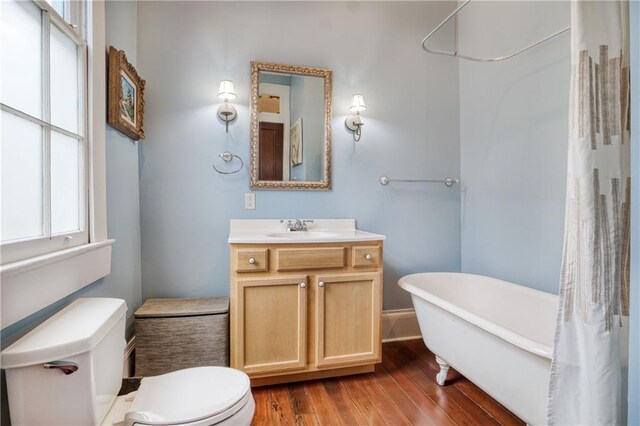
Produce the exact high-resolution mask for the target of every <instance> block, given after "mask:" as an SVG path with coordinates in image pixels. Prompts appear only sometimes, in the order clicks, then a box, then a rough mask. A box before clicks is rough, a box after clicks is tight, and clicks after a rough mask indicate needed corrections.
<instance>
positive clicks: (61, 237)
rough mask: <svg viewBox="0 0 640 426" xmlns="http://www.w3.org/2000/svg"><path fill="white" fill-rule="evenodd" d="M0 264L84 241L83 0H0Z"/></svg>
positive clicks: (85, 133)
mask: <svg viewBox="0 0 640 426" xmlns="http://www.w3.org/2000/svg"><path fill="white" fill-rule="evenodd" d="M1 3H2V5H1V7H2V39H1V52H0V53H1V59H0V60H1V74H0V75H1V76H2V87H1V90H0V106H1V112H0V114H1V116H0V122H1V128H2V133H1V135H0V163H1V164H0V179H1V187H0V192H1V200H0V215H1V223H0V242H1V248H2V264H7V263H10V262H15V261H17V260H22V259H27V258H31V257H34V256H37V255H41V254H46V253H50V252H54V251H57V250H62V249H66V248H71V247H74V246H78V245H81V244H86V243H88V231H87V229H88V226H87V225H88V200H89V197H88V180H87V176H88V173H87V170H88V144H87V138H86V135H87V99H86V98H87V96H86V93H87V47H86V42H85V39H86V36H85V33H86V31H85V29H84V27H85V26H84V21H85V19H84V3H83V2H80V1H70V0H67V1H58V0H48V1H47V2H46V3H45V2H31V1H17V0H3V1H2V2H1Z"/></svg>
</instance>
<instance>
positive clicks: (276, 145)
mask: <svg viewBox="0 0 640 426" xmlns="http://www.w3.org/2000/svg"><path fill="white" fill-rule="evenodd" d="M331 77H332V75H331V70H327V69H322V68H311V67H299V66H293V65H281V64H272V63H267V62H257V61H252V62H251V105H250V108H251V184H250V186H251V188H252V189H287V190H289V189H293V190H330V189H331V90H332V81H331Z"/></svg>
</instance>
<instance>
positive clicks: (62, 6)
mask: <svg viewBox="0 0 640 426" xmlns="http://www.w3.org/2000/svg"><path fill="white" fill-rule="evenodd" d="M47 3H49V4H50V5H51V7H53V8H54V9H55V11H56V12H58V13H59V14H60V16H62V17H63V18H64V19H65V20H66V19H67V15H66V12H67V10H66V9H67V2H66V1H65V0H47Z"/></svg>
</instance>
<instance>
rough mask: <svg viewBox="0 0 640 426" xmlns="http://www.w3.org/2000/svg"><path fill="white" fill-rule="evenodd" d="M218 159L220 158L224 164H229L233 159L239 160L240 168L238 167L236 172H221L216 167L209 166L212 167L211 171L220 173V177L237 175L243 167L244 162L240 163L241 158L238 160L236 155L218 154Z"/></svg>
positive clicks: (227, 152) (213, 165)
mask: <svg viewBox="0 0 640 426" xmlns="http://www.w3.org/2000/svg"><path fill="white" fill-rule="evenodd" d="M218 157H220V158H222V159H223V160H224V161H225V162H226V163H228V162H230V161H231V160H233V159H234V158H237V159H238V160H240V167H238V168H237V169H236V170H232V171H230V172H223V171H221V170H218V168H217V167H216V165H215V164H212V165H211V166H212V167H213V170H215V171H216V172H218V173H220V174H221V175H232V174H234V173H238V172H239V171H240V170H242V168H243V167H244V161H242V158H240V156H238V155H236V154H232V153H230V152H229V151H225V152H223V153H222V154H219V155H218Z"/></svg>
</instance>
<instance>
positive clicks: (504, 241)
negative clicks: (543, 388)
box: [458, 2, 570, 293]
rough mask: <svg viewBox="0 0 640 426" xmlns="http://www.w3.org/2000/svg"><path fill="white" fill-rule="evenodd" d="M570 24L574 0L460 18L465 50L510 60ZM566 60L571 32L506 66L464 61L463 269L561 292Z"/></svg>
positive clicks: (482, 7) (484, 7)
mask: <svg viewBox="0 0 640 426" xmlns="http://www.w3.org/2000/svg"><path fill="white" fill-rule="evenodd" d="M497 16H500V19H496V17H497ZM489 22H491V30H490V31H487V30H486V28H487V25H488V23H489ZM569 25H570V22H569V3H568V2H482V3H481V4H476V5H475V6H474V5H472V6H469V7H467V8H466V9H465V10H464V11H463V12H462V13H461V14H460V20H459V26H458V28H459V40H460V52H464V53H466V54H470V55H477V56H481V57H492V56H503V55H506V54H509V53H512V52H515V51H517V50H519V49H522V48H523V47H524V46H527V45H528V44H530V43H532V42H534V41H537V40H539V39H541V38H542V37H544V36H546V35H548V34H551V33H553V32H556V31H558V30H560V29H562V28H566V27H567V26H569ZM480 34H481V35H482V36H479V35H480ZM507 34H508V36H507ZM569 54H570V36H569V34H568V33H565V34H563V35H562V36H560V37H558V38H556V39H553V40H551V41H548V42H546V43H544V44H543V45H540V46H539V47H537V48H535V49H533V50H530V51H528V52H526V53H523V54H522V55H520V56H518V57H515V58H513V59H510V60H508V61H505V62H500V63H476V62H470V61H463V60H461V61H460V65H459V66H460V151H461V169H462V185H463V187H464V192H463V194H462V201H461V203H462V216H461V222H462V265H461V266H462V270H463V271H464V272H471V273H479V274H482V275H489V276H493V277H497V278H501V279H504V280H507V281H511V282H514V283H518V284H523V285H526V286H529V287H533V288H537V289H539V290H543V291H547V292H550V293H557V291H558V281H559V274H560V262H561V255H562V240H563V226H564V223H563V222H564V195H565V181H566V158H567V137H568V136H567V129H568V109H569V72H570V60H569Z"/></svg>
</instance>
